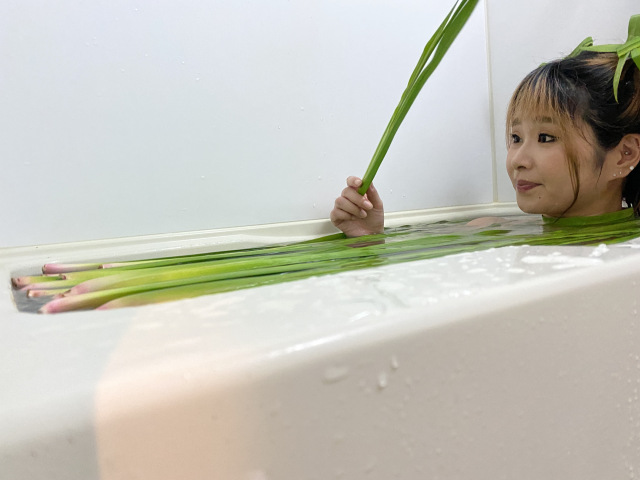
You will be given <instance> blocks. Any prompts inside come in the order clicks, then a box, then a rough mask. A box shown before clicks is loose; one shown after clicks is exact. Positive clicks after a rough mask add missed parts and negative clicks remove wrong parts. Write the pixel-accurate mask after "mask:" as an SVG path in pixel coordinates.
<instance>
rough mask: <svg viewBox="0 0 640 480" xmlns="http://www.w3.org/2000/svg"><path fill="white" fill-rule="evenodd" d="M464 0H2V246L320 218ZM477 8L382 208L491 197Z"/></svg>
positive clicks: (398, 155) (406, 132)
mask: <svg viewBox="0 0 640 480" xmlns="http://www.w3.org/2000/svg"><path fill="white" fill-rule="evenodd" d="M452 3H453V2H440V1H435V0H433V1H430V2H424V1H420V0H351V1H348V2H347V1H335V0H334V1H326V0H297V1H295V0H294V1H291V0H272V1H270V2H261V1H250V0H207V1H205V0H191V1H187V2H177V1H173V2H172V1H170V0H159V1H156V2H140V1H137V2H130V1H126V0H116V1H113V0H110V1H107V0H94V1H92V2H83V1H80V0H58V1H56V2H48V1H45V0H5V1H4V2H1V3H0V162H2V175H1V176H0V204H1V205H2V208H1V209H0V246H15V245H34V244H45V243H57V242H66V241H78V240H85V239H99V238H114V237H122V236H132V235H143V234H154V233H166V232H178V231H192V230H202V229H209V228H217V227H227V226H238V225H250V224H263V223H271V222H283V221H294V220H300V219H313V218H326V217H327V215H328V213H329V211H330V209H331V207H332V204H333V199H334V198H335V197H336V195H338V193H339V192H340V190H341V189H342V188H343V182H344V178H345V177H346V176H347V175H349V174H357V175H361V174H362V173H364V170H365V168H366V166H367V164H368V162H369V159H370V157H371V154H372V153H373V151H374V149H375V146H376V144H377V142H378V140H379V138H380V135H381V134H382V131H383V130H384V127H385V125H386V123H387V121H388V119H389V117H390V115H391V113H392V111H393V109H394V108H395V106H396V104H397V101H398V99H399V97H400V95H401V93H402V90H403V89H404V86H405V84H406V81H407V80H408V77H409V74H410V72H411V70H412V69H413V66H414V65H415V63H416V61H417V59H418V57H419V55H420V53H421V51H422V48H423V46H424V44H425V42H426V40H427V39H428V38H429V36H430V35H431V34H432V33H433V31H434V30H435V28H436V26H437V24H438V23H439V22H440V21H441V20H442V18H444V15H445V13H446V12H447V11H448V9H449V8H450V7H451V4H452ZM495 3H497V2H495ZM506 3H507V2H506V1H503V2H500V5H502V4H506ZM484 7H485V5H484V4H483V2H480V5H479V7H478V8H477V9H476V12H475V13H474V16H473V17H472V18H471V20H470V22H469V23H468V25H467V27H466V28H465V29H464V31H463V32H462V34H461V36H460V37H459V39H458V41H457V42H456V44H455V45H454V46H453V47H452V49H451V50H450V53H449V55H448V57H447V58H446V59H445V60H444V61H443V63H442V64H441V65H440V67H439V69H438V70H437V71H436V73H435V75H434V77H432V79H431V80H430V81H429V83H428V85H427V88H426V89H425V91H424V92H423V94H422V95H421V97H420V98H419V99H418V101H417V102H416V104H415V105H414V108H413V110H412V112H410V114H409V116H408V117H407V119H406V120H405V124H404V125H403V126H402V128H401V129H400V132H399V134H398V136H397V138H396V141H395V142H394V145H393V146H392V148H391V150H390V151H389V154H388V155H387V158H386V160H385V163H384V164H383V166H382V168H381V169H380V171H379V174H378V175H379V177H378V179H377V182H376V183H377V185H378V188H379V189H380V190H381V191H382V193H383V195H384V199H385V201H386V207H387V210H388V211H397V210H408V209H418V208H427V207H437V206H443V205H456V204H469V203H487V202H491V201H492V200H493V188H492V163H491V133H490V132H491V129H490V122H489V118H490V115H489V95H488V75H487V62H486V50H485V48H486V41H485V37H486V33H485V16H484V14H485V8H484ZM508 8H511V7H508ZM590 31H591V30H590Z"/></svg>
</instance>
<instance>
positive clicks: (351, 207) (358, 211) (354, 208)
mask: <svg viewBox="0 0 640 480" xmlns="http://www.w3.org/2000/svg"><path fill="white" fill-rule="evenodd" d="M334 210H338V211H340V212H345V213H346V214H348V217H343V218H342V219H343V220H346V219H347V218H350V217H355V218H365V217H366V216H367V212H366V210H365V209H363V208H361V207H360V206H359V205H357V204H356V203H354V202H352V201H351V200H349V199H348V198H346V197H344V196H342V197H338V198H336V201H335V209H334Z"/></svg>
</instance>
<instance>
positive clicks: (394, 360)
mask: <svg viewBox="0 0 640 480" xmlns="http://www.w3.org/2000/svg"><path fill="white" fill-rule="evenodd" d="M399 366H400V364H399V363H398V357H396V356H395V355H392V356H391V368H393V369H394V370H397V369H398V367H399Z"/></svg>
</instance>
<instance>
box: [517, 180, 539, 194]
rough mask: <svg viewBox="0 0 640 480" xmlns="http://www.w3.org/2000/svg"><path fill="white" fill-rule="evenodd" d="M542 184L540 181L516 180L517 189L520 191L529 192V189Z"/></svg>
mask: <svg viewBox="0 0 640 480" xmlns="http://www.w3.org/2000/svg"><path fill="white" fill-rule="evenodd" d="M538 186H540V184H539V183H534V182H528V181H526V180H518V181H517V182H516V190H517V191H518V192H528V191H529V190H531V189H533V188H536V187H538Z"/></svg>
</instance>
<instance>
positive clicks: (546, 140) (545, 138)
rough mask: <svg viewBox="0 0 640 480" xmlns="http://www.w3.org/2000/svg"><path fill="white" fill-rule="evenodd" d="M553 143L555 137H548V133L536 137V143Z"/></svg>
mask: <svg viewBox="0 0 640 480" xmlns="http://www.w3.org/2000/svg"><path fill="white" fill-rule="evenodd" d="M555 141H556V137H554V136H553V135H549V134H548V133H541V134H539V135H538V142H540V143H551V142H555Z"/></svg>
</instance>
